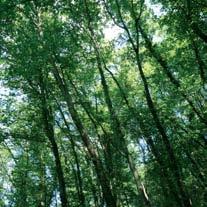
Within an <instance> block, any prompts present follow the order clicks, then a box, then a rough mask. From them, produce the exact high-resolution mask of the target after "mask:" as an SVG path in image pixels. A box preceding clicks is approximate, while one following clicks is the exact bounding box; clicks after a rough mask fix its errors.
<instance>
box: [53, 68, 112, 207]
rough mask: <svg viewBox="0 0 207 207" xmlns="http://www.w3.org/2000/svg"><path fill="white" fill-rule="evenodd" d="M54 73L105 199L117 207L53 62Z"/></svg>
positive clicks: (98, 159) (108, 203) (64, 84)
mask: <svg viewBox="0 0 207 207" xmlns="http://www.w3.org/2000/svg"><path fill="white" fill-rule="evenodd" d="M53 66H54V67H53V75H54V77H55V79H56V82H57V85H58V86H59V89H60V91H61V92H62V95H63V97H64V99H65V101H66V103H67V106H68V110H69V112H70V114H71V117H72V119H73V122H74V124H75V126H76V128H77V130H78V132H79V134H80V136H81V138H82V141H83V143H84V145H85V146H86V148H87V150H88V153H89V154H90V157H91V160H92V162H93V164H94V167H95V170H96V173H97V177H98V179H99V182H100V184H101V187H102V191H103V195H104V199H105V201H106V203H107V206H109V207H116V200H115V199H114V196H113V194H112V191H111V187H110V185H109V180H108V178H107V176H106V175H105V169H104V167H103V165H102V163H101V160H100V158H99V156H98V154H97V151H96V149H95V148H94V147H93V145H92V144H91V141H90V138H89V137H88V135H87V132H86V130H85V128H84V126H83V124H82V122H81V120H80V117H79V115H78V113H77V111H76V109H75V106H74V103H73V101H72V97H71V95H70V93H69V91H68V89H67V86H66V83H65V82H64V81H63V79H62V78H61V76H60V74H59V72H58V69H57V68H56V65H55V64H53Z"/></svg>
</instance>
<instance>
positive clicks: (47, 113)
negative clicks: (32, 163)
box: [40, 75, 69, 207]
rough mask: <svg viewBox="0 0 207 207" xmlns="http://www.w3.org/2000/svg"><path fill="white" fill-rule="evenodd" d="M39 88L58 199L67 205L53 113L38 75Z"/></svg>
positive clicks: (64, 205)
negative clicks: (58, 192) (58, 194)
mask: <svg viewBox="0 0 207 207" xmlns="http://www.w3.org/2000/svg"><path fill="white" fill-rule="evenodd" d="M40 89H41V94H40V98H41V101H42V117H43V124H44V129H45V134H46V136H47V137H48V139H49V141H50V144H51V149H52V152H53V155H54V158H55V169H56V172H57V177H58V183H59V189H60V199H61V205H62V207H68V206H69V203H68V200H67V193H66V186H65V179H64V175H63V169H62V165H61V160H60V155H59V150H58V146H57V143H56V141H55V134H54V128H53V115H52V109H51V107H50V106H49V105H47V98H46V97H47V92H46V90H45V86H44V82H43V77H42V75H40Z"/></svg>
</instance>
